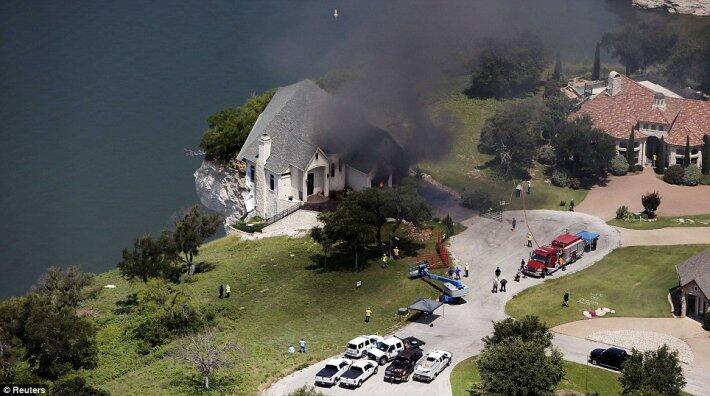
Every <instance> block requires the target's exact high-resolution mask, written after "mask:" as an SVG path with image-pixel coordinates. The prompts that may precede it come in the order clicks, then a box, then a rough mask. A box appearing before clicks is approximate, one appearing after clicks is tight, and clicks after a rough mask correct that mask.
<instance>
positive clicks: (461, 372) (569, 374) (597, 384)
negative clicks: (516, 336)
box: [451, 356, 622, 396]
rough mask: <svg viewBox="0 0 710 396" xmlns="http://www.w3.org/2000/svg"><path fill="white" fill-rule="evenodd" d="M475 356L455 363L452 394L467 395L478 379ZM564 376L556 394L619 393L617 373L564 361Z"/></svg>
mask: <svg viewBox="0 0 710 396" xmlns="http://www.w3.org/2000/svg"><path fill="white" fill-rule="evenodd" d="M476 359H477V357H476V356H474V357H470V358H468V359H466V360H464V361H462V362H461V363H459V364H457V365H456V367H454V369H453V371H452V372H451V391H452V394H453V396H469V395H470V392H469V391H468V390H469V389H471V388H472V387H473V385H474V384H475V383H477V382H478V381H480V378H481V377H480V375H479V373H478V367H477V366H476ZM564 368H565V377H564V378H563V379H562V381H561V382H560V383H559V385H558V386H557V392H556V393H557V394H565V392H568V391H573V392H581V393H582V394H586V393H587V392H591V391H596V392H598V393H599V395H600V396H607V395H619V394H621V390H622V389H621V384H619V381H618V377H619V375H618V374H617V373H614V372H611V371H608V370H604V369H600V368H598V367H592V366H589V368H587V366H586V365H584V364H578V363H573V362H568V361H565V362H564Z"/></svg>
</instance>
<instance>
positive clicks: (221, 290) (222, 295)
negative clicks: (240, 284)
mask: <svg viewBox="0 0 710 396" xmlns="http://www.w3.org/2000/svg"><path fill="white" fill-rule="evenodd" d="M223 297H224V285H219V298H223Z"/></svg>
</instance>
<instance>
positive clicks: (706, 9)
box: [632, 0, 710, 16]
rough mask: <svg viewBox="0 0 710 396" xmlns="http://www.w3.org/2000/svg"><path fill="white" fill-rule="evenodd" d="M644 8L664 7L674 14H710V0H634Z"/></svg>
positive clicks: (635, 4) (638, 5)
mask: <svg viewBox="0 0 710 396" xmlns="http://www.w3.org/2000/svg"><path fill="white" fill-rule="evenodd" d="M632 2H633V4H634V6H636V7H638V8H643V9H651V8H662V9H664V10H666V11H668V12H670V13H672V14H689V15H700V16H710V0H632Z"/></svg>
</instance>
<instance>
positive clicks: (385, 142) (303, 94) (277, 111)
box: [237, 80, 401, 173]
mask: <svg viewBox="0 0 710 396" xmlns="http://www.w3.org/2000/svg"><path fill="white" fill-rule="evenodd" d="M343 109H348V110H347V111H343ZM351 110H352V109H351V108H350V107H348V106H347V104H344V103H340V102H337V103H336V101H335V99H334V98H333V97H332V96H331V95H330V94H329V93H328V92H326V91H324V90H323V89H321V88H320V87H319V86H318V85H316V83H315V82H313V81H312V80H303V81H300V82H297V83H295V84H292V85H288V86H286V87H281V88H279V89H278V90H277V91H276V94H274V97H273V98H272V99H271V101H270V102H269V104H268V105H267V106H266V108H265V109H264V111H263V112H262V113H261V115H259V118H258V119H257V120H256V123H254V127H253V128H252V130H251V132H250V133H249V136H248V137H247V140H246V142H245V143H244V146H242V149H241V150H240V151H239V154H238V156H237V158H239V159H242V160H243V159H247V160H249V161H252V162H256V156H257V154H258V153H259V137H260V136H261V135H262V134H263V133H267V134H268V135H269V136H270V137H271V154H270V155H269V158H268V159H267V160H266V164H265V167H266V169H268V170H269V171H271V172H274V173H282V172H285V171H287V170H288V167H289V165H293V166H295V167H296V168H298V169H302V170H303V169H305V167H306V166H307V165H308V162H309V161H310V160H311V157H312V156H313V154H314V153H315V150H316V148H318V147H319V148H321V149H322V150H323V151H324V152H325V153H326V154H334V153H340V154H345V155H346V158H345V160H346V162H348V163H350V164H351V165H352V166H354V167H355V168H356V169H358V170H361V171H363V172H369V171H370V170H371V169H372V168H373V167H374V166H375V165H376V164H377V163H378V162H382V161H383V160H384V159H386V158H388V157H391V155H389V154H390V153H388V151H390V152H391V151H392V150H401V147H399V145H398V144H397V143H396V142H395V141H394V140H393V139H392V137H391V136H390V135H389V134H388V133H387V132H385V131H383V130H381V129H379V128H376V127H374V126H372V125H370V124H367V123H366V122H364V120H363V119H360V118H358V116H357V115H355V112H356V111H355V110H352V111H351ZM383 147H387V148H390V150H384V149H383ZM373 148H376V149H374V150H373ZM370 153H372V156H375V157H371V155H370ZM353 154H358V155H353ZM355 157H370V158H367V159H365V158H355Z"/></svg>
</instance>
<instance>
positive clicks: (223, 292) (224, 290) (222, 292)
mask: <svg viewBox="0 0 710 396" xmlns="http://www.w3.org/2000/svg"><path fill="white" fill-rule="evenodd" d="M231 293H232V288H231V287H229V285H219V298H229V295H230V294H231Z"/></svg>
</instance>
